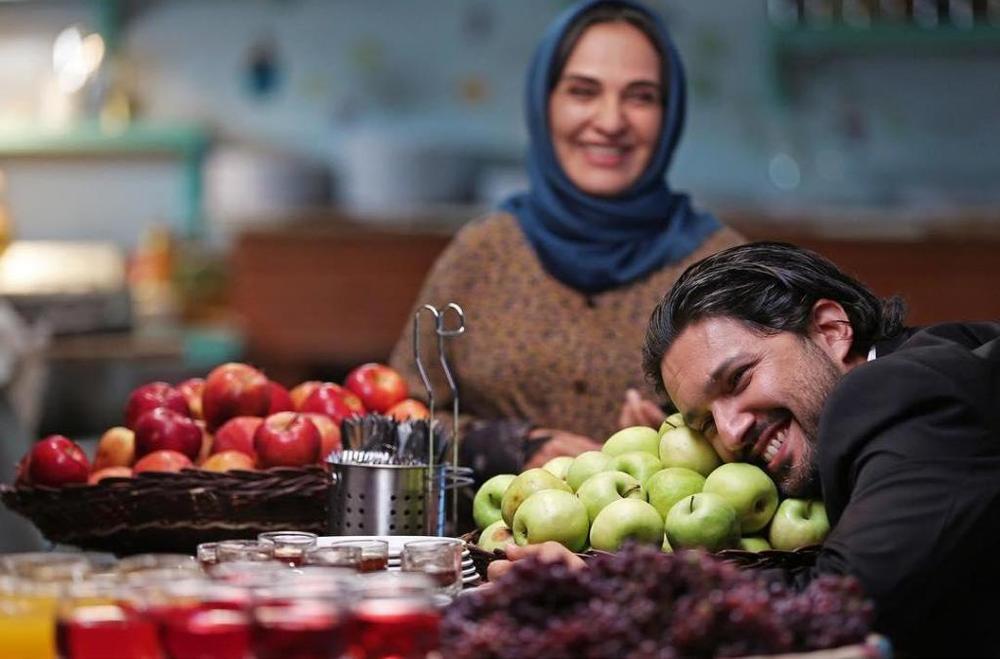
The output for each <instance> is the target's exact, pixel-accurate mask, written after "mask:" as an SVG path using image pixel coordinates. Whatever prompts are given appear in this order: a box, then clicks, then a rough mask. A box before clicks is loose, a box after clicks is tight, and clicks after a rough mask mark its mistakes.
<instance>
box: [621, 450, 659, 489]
mask: <svg viewBox="0 0 1000 659" xmlns="http://www.w3.org/2000/svg"><path fill="white" fill-rule="evenodd" d="M661 469H663V465H661V464H660V461H659V459H658V458H657V457H656V456H654V455H653V454H652V453H646V452H645V451H630V452H629V453H622V454H621V455H616V456H615V457H613V458H611V462H609V463H608V468H607V471H624V472H625V473H626V474H628V475H630V476H632V477H633V478H635V479H636V480H637V481H639V483H645V482H646V480H647V479H648V478H649V477H650V476H652V475H653V474H655V473H656V472H658V471H659V470H661Z"/></svg>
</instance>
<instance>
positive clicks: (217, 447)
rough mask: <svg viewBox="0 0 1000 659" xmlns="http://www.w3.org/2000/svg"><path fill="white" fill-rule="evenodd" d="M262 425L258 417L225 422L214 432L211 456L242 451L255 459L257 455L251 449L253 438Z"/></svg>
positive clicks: (242, 417)
mask: <svg viewBox="0 0 1000 659" xmlns="http://www.w3.org/2000/svg"><path fill="white" fill-rule="evenodd" d="M262 423H264V419H262V418H261V417H259V416H237V417H234V418H232V419H230V420H229V421H226V422H225V423H224V424H222V427H220V428H219V429H218V430H216V431H215V439H214V440H213V441H212V454H213V455H214V454H216V453H222V452H223V451H242V452H243V453H246V454H247V455H249V456H250V457H251V458H254V459H256V457H257V453H256V452H254V448H253V436H254V433H256V432H257V428H260V424H262Z"/></svg>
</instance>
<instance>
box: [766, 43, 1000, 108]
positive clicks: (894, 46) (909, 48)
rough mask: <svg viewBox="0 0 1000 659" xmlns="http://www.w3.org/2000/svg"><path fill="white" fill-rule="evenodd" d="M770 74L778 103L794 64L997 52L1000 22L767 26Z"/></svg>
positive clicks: (786, 92) (788, 93)
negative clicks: (956, 24)
mask: <svg viewBox="0 0 1000 659" xmlns="http://www.w3.org/2000/svg"><path fill="white" fill-rule="evenodd" d="M768 40H769V43H768V48H769V52H770V59H771V78H772V85H773V89H774V91H775V95H776V97H777V99H778V100H779V101H780V102H787V101H788V100H790V98H791V97H792V91H791V80H790V78H791V71H792V69H793V68H794V67H795V66H796V65H797V64H799V63H802V62H811V61H817V60H828V59H831V58H839V57H854V56H859V55H863V56H870V55H885V54H892V55H900V54H902V55H909V56H912V55H922V56H927V55H931V56H935V57H953V56H962V57H966V56H969V55H975V56H979V55H989V56H995V55H998V54H1000V26H998V25H973V26H970V27H966V28H963V27H958V26H955V25H941V26H937V27H921V26H918V25H879V24H874V25H871V26H868V27H863V26H851V25H843V24H835V25H829V26H825V27H817V26H796V27H787V28H782V27H772V28H771V30H770V31H769V33H768Z"/></svg>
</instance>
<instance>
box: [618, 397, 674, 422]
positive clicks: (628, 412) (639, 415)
mask: <svg viewBox="0 0 1000 659" xmlns="http://www.w3.org/2000/svg"><path fill="white" fill-rule="evenodd" d="M666 417H667V415H666V414H664V412H663V410H661V409H660V407H659V406H658V405H657V404H656V403H654V402H652V401H650V400H647V399H645V398H643V397H642V394H640V393H639V391H638V390H637V389H626V390H625V402H624V404H622V411H621V413H620V414H619V415H618V427H620V428H628V427H630V426H650V427H651V428H659V427H660V424H661V423H663V420H664V419H665V418H666Z"/></svg>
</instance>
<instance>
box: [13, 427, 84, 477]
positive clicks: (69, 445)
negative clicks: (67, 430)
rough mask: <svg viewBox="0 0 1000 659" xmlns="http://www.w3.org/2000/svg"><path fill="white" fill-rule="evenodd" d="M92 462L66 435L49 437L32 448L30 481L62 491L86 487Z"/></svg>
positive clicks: (29, 462)
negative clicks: (63, 487) (74, 486)
mask: <svg viewBox="0 0 1000 659" xmlns="http://www.w3.org/2000/svg"><path fill="white" fill-rule="evenodd" d="M89 475H90V462H89V461H88V460H87V454H86V453H84V452H83V449H82V448H80V446H79V445H78V444H77V443H76V442H74V441H72V440H71V439H69V438H67V437H63V436H62V435H49V436H48V437H46V438H45V439H42V440H40V441H39V442H37V443H36V444H35V445H34V446H32V447H31V457H30V458H28V478H29V479H30V481H31V482H32V483H34V484H35V485H50V486H52V487H59V486H60V485H66V484H68V483H86V482H87V476H89Z"/></svg>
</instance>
